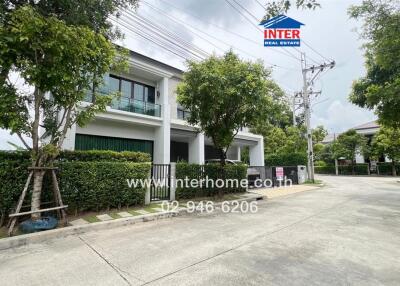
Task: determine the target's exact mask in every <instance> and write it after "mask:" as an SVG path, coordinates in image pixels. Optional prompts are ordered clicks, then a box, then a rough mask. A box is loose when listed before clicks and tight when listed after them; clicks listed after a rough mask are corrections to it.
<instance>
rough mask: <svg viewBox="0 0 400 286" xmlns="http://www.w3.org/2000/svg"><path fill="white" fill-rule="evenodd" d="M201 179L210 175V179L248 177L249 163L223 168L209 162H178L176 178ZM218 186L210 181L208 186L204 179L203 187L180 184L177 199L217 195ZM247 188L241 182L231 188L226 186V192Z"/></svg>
mask: <svg viewBox="0 0 400 286" xmlns="http://www.w3.org/2000/svg"><path fill="white" fill-rule="evenodd" d="M186 177H187V178H188V179H189V180H191V179H197V180H201V179H204V180H206V178H207V177H208V178H209V179H210V180H214V182H215V180H217V179H223V178H225V179H237V180H238V181H239V183H240V180H242V179H246V177H247V165H244V164H239V165H226V166H225V167H224V168H222V167H221V166H220V165H219V164H208V165H198V164H188V163H177V164H176V179H177V180H178V179H182V180H184V179H185V178H186ZM218 191H219V190H218V188H215V187H214V188H213V187H212V184H211V183H210V182H209V184H208V188H207V187H206V182H205V181H204V183H203V187H202V188H200V187H197V188H185V187H184V186H181V185H179V184H178V186H177V189H176V193H175V196H176V199H190V198H195V197H206V196H215V195H217V194H218ZM244 191H246V189H245V188H241V187H240V184H239V186H238V187H236V186H232V187H231V188H225V189H224V190H223V192H224V193H236V192H244Z"/></svg>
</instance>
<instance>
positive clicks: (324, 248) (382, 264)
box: [0, 176, 400, 286]
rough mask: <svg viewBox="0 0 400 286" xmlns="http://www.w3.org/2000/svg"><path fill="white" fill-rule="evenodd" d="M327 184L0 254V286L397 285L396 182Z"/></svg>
mask: <svg viewBox="0 0 400 286" xmlns="http://www.w3.org/2000/svg"><path fill="white" fill-rule="evenodd" d="M321 178H322V179H323V180H324V181H325V182H326V183H327V186H326V187H324V188H322V189H319V190H315V191H309V192H302V193H297V194H294V195H289V196H286V197H281V198H276V199H273V200H269V201H264V202H261V203H259V205H258V206H259V210H258V212H257V213H256V214H222V213H218V214H214V215H202V216H190V217H178V218H173V219H170V220H164V221H157V222H149V223H145V224H142V225H137V226H129V227H123V228H118V229H112V230H111V229H110V230H106V231H101V232H92V233H88V234H86V235H82V236H79V237H76V236H73V237H68V238H64V239H59V240H53V241H49V242H47V243H44V244H36V245H30V246H26V247H21V248H17V249H9V250H5V251H0V285H2V286H6V285H13V286H15V285H52V286H54V285H86V286H87V285H145V284H150V285H400V183H397V182H396V180H395V179H391V178H368V177H359V178H356V177H328V176H327V177H321Z"/></svg>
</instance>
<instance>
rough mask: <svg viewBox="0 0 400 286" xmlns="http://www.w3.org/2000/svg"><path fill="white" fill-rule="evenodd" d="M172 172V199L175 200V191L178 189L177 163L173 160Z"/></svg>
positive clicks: (170, 188)
mask: <svg viewBox="0 0 400 286" xmlns="http://www.w3.org/2000/svg"><path fill="white" fill-rule="evenodd" d="M170 170H171V174H170V178H171V180H170V186H169V190H170V196H169V197H170V200H171V201H174V200H175V191H176V163H172V162H171V169H170Z"/></svg>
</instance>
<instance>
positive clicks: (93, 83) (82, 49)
mask: <svg viewBox="0 0 400 286" xmlns="http://www.w3.org/2000/svg"><path fill="white" fill-rule="evenodd" d="M8 17H9V18H8V20H7V23H6V24H5V23H2V24H0V75H1V77H0V128H5V129H8V130H10V131H11V133H15V134H17V135H18V136H19V137H20V139H21V140H22V142H23V143H24V145H25V147H26V148H27V149H29V150H30V151H31V155H32V166H34V167H44V166H51V165H52V164H53V161H54V159H55V158H56V157H57V155H58V152H59V150H60V148H61V146H62V144H63V142H64V139H65V136H66V133H67V131H68V129H69V128H70V127H71V126H72V125H73V124H75V123H76V124H78V125H79V126H83V125H84V124H86V123H87V122H88V121H89V120H90V119H92V118H93V117H94V115H95V114H96V113H97V112H102V111H104V110H105V108H106V106H107V105H108V104H109V103H110V101H111V96H100V95H98V94H97V93H96V90H97V87H98V86H99V85H101V84H102V75H103V74H105V73H106V72H108V71H109V70H110V69H113V68H117V67H122V66H123V64H124V62H125V61H124V57H123V56H119V54H118V52H117V50H116V49H115V47H114V46H113V45H112V44H111V43H110V42H109V41H108V40H107V39H106V38H105V37H104V36H103V35H102V34H100V33H96V32H94V31H93V30H91V29H90V28H88V27H85V26H71V25H67V24H65V22H64V21H61V20H59V19H57V18H56V17H52V16H50V17H44V16H43V15H42V14H40V13H39V12H38V11H37V10H36V9H34V8H32V7H31V6H29V5H28V6H22V7H20V8H18V9H15V10H13V11H12V12H10V14H9V15H8ZM11 72H13V73H16V74H18V75H19V76H20V77H21V78H22V79H23V80H24V82H25V84H26V85H28V86H29V87H30V88H29V90H30V91H21V90H20V89H19V88H18V87H17V86H15V85H14V82H13V81H11V80H10V74H11ZM88 90H92V92H93V97H94V103H93V104H91V105H89V106H88V107H86V108H81V107H80V105H79V102H80V101H82V100H83V98H84V96H85V94H86V93H87V91H88ZM23 136H27V137H29V138H31V139H32V145H29V144H27V142H25V140H24V137H23ZM43 176H44V171H43V170H35V171H34V180H33V181H34V183H33V193H32V203H31V205H32V211H37V210H38V209H40V203H41V202H40V196H41V191H42V182H43ZM32 218H33V219H39V218H40V214H39V213H36V214H33V215H32Z"/></svg>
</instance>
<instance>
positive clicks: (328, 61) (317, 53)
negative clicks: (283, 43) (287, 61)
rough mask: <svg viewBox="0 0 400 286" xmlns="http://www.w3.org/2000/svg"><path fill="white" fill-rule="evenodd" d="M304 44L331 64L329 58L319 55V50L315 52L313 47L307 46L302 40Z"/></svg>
mask: <svg viewBox="0 0 400 286" xmlns="http://www.w3.org/2000/svg"><path fill="white" fill-rule="evenodd" d="M302 42H303V43H304V44H305V45H306V46H307V47H309V48H310V49H311V50H312V51H313V52H314V53H316V54H317V55H319V56H320V57H321V58H323V59H324V60H326V61H328V62H330V61H331V60H329V59H328V58H326V57H324V56H323V55H322V54H321V53H319V52H318V51H317V50H315V49H314V48H313V47H311V45H309V44H307V42H306V41H304V40H302Z"/></svg>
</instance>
